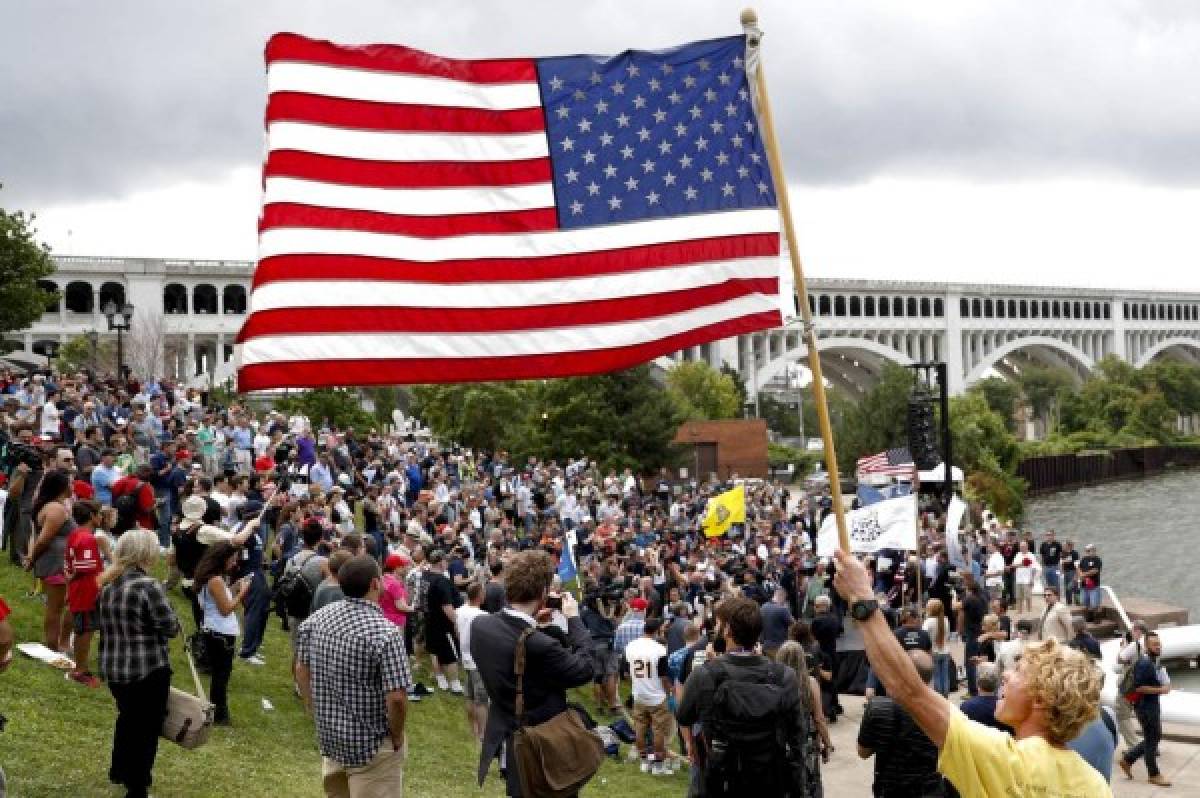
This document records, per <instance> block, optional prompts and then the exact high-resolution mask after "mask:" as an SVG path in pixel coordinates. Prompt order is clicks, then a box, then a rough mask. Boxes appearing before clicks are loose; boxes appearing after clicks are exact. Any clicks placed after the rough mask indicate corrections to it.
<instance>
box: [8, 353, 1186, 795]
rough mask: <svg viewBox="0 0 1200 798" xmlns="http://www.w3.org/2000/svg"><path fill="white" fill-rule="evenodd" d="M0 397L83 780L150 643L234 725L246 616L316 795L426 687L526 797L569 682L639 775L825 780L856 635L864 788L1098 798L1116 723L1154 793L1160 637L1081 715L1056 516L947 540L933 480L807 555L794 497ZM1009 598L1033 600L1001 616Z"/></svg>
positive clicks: (133, 693) (104, 401) (752, 785)
mask: <svg viewBox="0 0 1200 798" xmlns="http://www.w3.org/2000/svg"><path fill="white" fill-rule="evenodd" d="M0 400H2V402H3V412H2V415H0V431H2V432H3V433H4V434H5V436H6V437H7V439H8V440H9V441H11V442H12V443H15V444H17V445H15V446H13V445H9V446H7V447H6V448H5V459H4V462H3V464H2V465H3V467H4V468H5V471H6V473H5V483H6V484H5V485H4V486H3V490H4V491H5V495H6V497H7V498H6V501H5V509H4V515H3V517H4V526H3V530H4V542H5V546H6V547H7V548H8V549H9V552H10V557H11V560H12V562H13V563H14V564H16V565H20V566H22V567H24V568H27V569H29V570H31V571H32V576H33V577H34V578H36V586H37V587H36V589H37V591H39V592H40V595H42V596H43V597H44V600H45V604H44V608H43V624H42V641H41V642H42V643H43V645H45V646H46V647H47V648H49V649H51V650H53V651H57V652H62V654H63V655H65V656H68V657H69V658H70V660H71V662H72V665H73V667H72V668H71V670H70V671H69V674H68V675H69V678H70V679H71V680H73V681H74V682H76V683H78V684H79V685H80V686H81V688H96V687H98V686H99V685H100V684H101V683H102V682H103V683H104V684H106V685H107V687H108V689H109V690H110V691H111V692H112V694H113V697H114V699H115V702H116V707H117V721H116V730H115V733H114V745H113V754H112V760H111V763H110V769H109V773H108V776H109V778H110V780H112V781H113V782H114V783H118V784H123V785H125V787H126V789H127V790H128V794H129V795H131V796H141V795H145V794H146V791H147V790H148V788H149V786H150V783H151V773H152V769H153V764H154V759H155V755H156V748H157V744H158V732H159V727H160V726H161V722H162V718H163V715H164V714H165V711H166V710H165V707H166V702H167V690H168V687H169V685H170V665H169V663H170V657H169V650H168V646H169V643H170V641H171V640H172V639H174V638H176V637H178V636H183V637H186V638H187V639H188V640H189V643H190V646H189V648H190V650H191V651H192V653H193V654H194V655H195V656H196V657H197V658H198V659H200V660H201V664H202V666H203V667H204V669H205V670H207V671H208V672H209V674H210V679H211V682H210V684H211V688H210V697H211V700H212V702H213V704H214V705H215V720H216V722H217V723H218V724H230V725H231V724H233V723H235V722H237V719H234V718H232V717H231V716H230V712H229V705H228V690H229V685H230V682H231V679H233V678H238V679H241V678H243V676H241V675H238V676H236V677H235V675H234V674H235V672H236V671H237V669H238V668H239V667H242V668H245V677H244V678H247V679H253V678H254V669H256V668H261V667H262V666H263V665H265V664H266V663H265V659H264V656H263V641H264V638H265V636H266V635H267V634H268V630H269V628H271V627H273V624H272V623H271V617H272V613H273V612H274V614H275V615H277V616H278V617H279V619H280V625H281V626H282V628H283V629H285V630H286V631H287V634H288V635H289V636H290V640H291V648H292V661H291V662H290V663H288V668H289V670H290V671H291V672H292V673H293V674H294V678H295V689H296V693H297V695H298V696H299V697H300V699H301V700H302V701H303V702H304V704H305V706H306V707H307V708H308V709H309V710H310V711H311V713H312V715H313V718H314V722H315V727H316V736H317V740H318V745H319V748H320V751H321V754H322V767H321V774H322V775H321V778H322V780H323V784H324V788H325V790H326V793H327V794H328V795H399V794H401V793H402V791H403V774H404V765H405V760H406V756H407V745H408V743H407V735H406V724H407V718H408V706H409V704H410V703H413V702H419V701H421V700H422V698H425V697H427V696H429V695H431V694H432V693H434V692H436V691H444V692H447V693H449V694H452V695H455V696H462V702H463V705H464V707H465V716H466V721H467V727H468V728H469V729H470V733H471V734H473V735H474V736H475V738H476V739H477V740H478V742H479V747H480V766H479V778H480V780H481V782H482V780H483V779H484V777H485V776H486V774H487V772H488V771H489V769H490V768H491V767H492V766H493V763H495V762H499V766H500V768H501V770H502V771H503V774H504V778H505V780H506V785H507V788H508V792H509V794H511V795H521V794H523V793H522V790H523V789H525V790H528V789H529V787H528V783H527V782H525V777H527V776H528V775H529V774H521V773H520V772H519V768H518V767H517V766H515V764H514V763H515V762H516V761H517V757H515V756H514V754H513V751H514V748H513V746H514V739H515V736H516V735H517V734H518V730H521V729H525V728H527V727H534V726H537V725H538V724H541V723H545V722H548V721H549V720H550V719H552V718H555V717H558V716H559V715H561V714H562V713H563V712H574V711H575V710H574V709H570V708H569V707H570V706H572V702H571V701H570V698H571V695H570V694H569V693H568V692H567V691H568V690H570V689H571V688H577V687H584V686H587V685H591V686H590V688H588V689H589V690H590V695H591V698H592V699H593V714H591V715H588V714H587V713H584V714H585V715H586V720H585V723H586V724H587V725H596V726H597V728H599V729H600V730H601V731H604V730H606V729H607V730H616V731H618V732H621V733H624V734H625V735H626V737H627V739H628V740H631V741H632V743H631V744H630V752H631V758H632V759H634V760H636V761H638V762H639V764H640V768H641V770H642V771H644V772H645V773H646V774H647V776H646V778H653V777H655V776H669V775H671V774H674V773H676V772H678V771H679V770H680V769H681V768H688V770H689V788H688V790H689V795H707V796H720V795H735V794H736V795H745V794H751V793H752V792H753V791H754V790H757V791H758V792H759V793H761V794H763V795H788V796H808V795H820V794H822V788H821V767H822V763H827V762H828V761H830V757H831V756H833V755H834V753H835V752H834V746H833V744H832V742H831V738H830V733H829V725H830V724H833V723H837V722H838V719H839V716H840V715H841V714H842V711H843V710H842V707H841V700H842V699H840V698H839V692H840V691H839V687H843V688H844V687H845V684H844V682H845V679H844V674H843V673H842V671H844V667H843V666H844V659H845V656H844V651H839V639H841V638H843V637H844V635H845V634H846V630H847V628H848V627H849V626H851V625H853V626H854V627H855V628H856V629H857V630H858V631H859V633H860V634H861V635H862V637H863V639H864V645H865V647H866V652H867V659H868V660H869V663H870V669H871V673H870V676H869V678H868V680H867V694H868V705H867V709H866V710H865V714H864V717H863V721H862V727H861V729H860V731H859V737H858V754H859V756H861V757H863V758H873V759H874V766H875V794H876V795H885V796H886V795H906V796H911V795H922V796H934V795H952V794H955V790H957V792H958V794H962V795H999V794H1013V795H1025V794H1029V795H1032V794H1034V793H1032V792H1021V791H1020V790H1021V789H1025V788H1026V787H1027V786H1028V785H1040V786H1039V789H1041V790H1042V791H1041V792H1038V793H1036V794H1038V795H1083V794H1089V795H1091V794H1094V795H1105V794H1110V793H1109V788H1108V785H1107V782H1108V780H1109V778H1110V777H1111V766H1112V762H1113V751H1114V747H1115V745H1116V742H1117V736H1118V734H1120V735H1121V736H1123V737H1124V739H1125V741H1126V744H1127V746H1128V748H1127V751H1126V753H1125V754H1124V755H1123V756H1122V758H1120V759H1119V760H1118V762H1119V763H1120V767H1121V768H1122V770H1123V771H1124V772H1125V773H1126V774H1127V775H1128V774H1130V773H1131V768H1132V767H1133V765H1134V764H1135V763H1136V762H1138V761H1139V760H1141V759H1143V758H1144V760H1145V763H1146V767H1147V769H1148V771H1149V776H1150V779H1151V781H1152V782H1153V783H1156V784H1164V783H1165V779H1163V777H1162V776H1161V774H1160V773H1159V772H1158V770H1157V767H1156V759H1155V757H1156V754H1157V744H1158V740H1159V737H1160V736H1161V724H1160V723H1159V722H1158V713H1157V698H1158V696H1159V695H1160V694H1161V693H1162V692H1165V691H1167V690H1169V689H1170V688H1169V681H1167V680H1166V675H1165V671H1163V670H1162V668H1161V667H1159V666H1158V664H1157V660H1156V658H1157V650H1156V647H1155V646H1156V643H1155V638H1154V636H1153V635H1152V634H1150V633H1148V632H1147V631H1146V630H1135V634H1136V639H1134V638H1131V639H1130V645H1129V647H1128V648H1127V649H1125V650H1124V651H1123V652H1122V656H1121V664H1122V668H1123V672H1122V680H1123V681H1122V685H1123V687H1128V688H1129V689H1128V690H1124V692H1126V693H1128V694H1129V696H1130V699H1131V700H1130V701H1122V702H1118V703H1120V704H1122V706H1121V707H1119V708H1118V711H1117V713H1116V714H1115V717H1111V718H1110V717H1109V715H1108V713H1107V710H1105V711H1103V712H1102V711H1101V709H1100V706H1099V688H1100V684H1101V683H1102V675H1101V674H1100V672H1099V670H1098V664H1097V662H1096V660H1097V658H1098V655H1099V650H1098V647H1096V645H1095V640H1094V639H1092V638H1090V636H1089V635H1088V634H1087V630H1086V624H1085V623H1084V620H1085V619H1082V618H1075V617H1073V616H1072V615H1071V613H1070V611H1069V609H1068V605H1069V604H1071V603H1074V602H1077V601H1078V602H1081V603H1082V604H1083V606H1084V607H1085V609H1086V612H1087V613H1088V615H1089V616H1090V615H1091V614H1092V613H1095V612H1096V611H1097V610H1098V608H1099V606H1100V590H1099V587H1100V575H1101V572H1102V569H1103V563H1102V561H1101V560H1100V558H1099V557H1098V556H1097V555H1096V552H1095V550H1094V547H1092V546H1086V547H1084V550H1083V554H1082V556H1080V554H1079V553H1078V552H1076V551H1075V548H1074V546H1073V544H1072V543H1071V542H1070V541H1063V542H1061V543H1060V542H1059V541H1058V540H1057V539H1056V537H1055V535H1054V533H1053V532H1046V533H1045V534H1044V535H1043V536H1042V538H1041V540H1035V539H1034V536H1033V535H1031V534H1028V533H1023V532H1022V531H1021V530H1019V529H1017V528H1015V527H1013V526H1012V525H1007V526H1006V525H1001V524H1000V523H999V522H998V521H997V520H996V519H994V518H991V517H989V516H988V515H987V514H986V513H982V512H978V511H975V512H973V513H972V518H971V520H970V521H969V526H970V528H971V530H972V531H970V532H968V533H966V534H964V535H962V537H961V538H958V533H957V532H956V531H952V532H951V535H953V536H955V540H954V541H948V540H947V537H946V530H945V529H944V515H943V514H942V513H941V512H940V511H939V507H938V505H937V501H936V499H932V498H930V499H928V500H923V510H924V511H925V512H923V513H922V516H921V519H922V520H921V526H922V529H921V534H920V545H919V550H918V551H915V552H895V551H882V552H877V553H875V554H874V555H872V556H868V557H865V558H861V559H860V558H856V557H852V556H848V555H845V554H842V553H838V555H837V556H836V557H835V558H834V559H833V560H832V561H826V560H821V559H820V558H818V557H817V556H816V554H815V541H816V536H817V531H818V529H819V526H820V524H821V522H822V520H823V519H824V517H825V516H826V515H828V514H829V513H830V512H832V499H831V497H830V496H829V492H828V490H820V489H819V488H818V489H813V490H805V489H803V488H795V487H787V486H782V485H779V484H775V483H771V482H768V481H763V480H750V479H747V480H742V479H739V478H738V476H737V475H736V474H732V475H729V477H728V478H726V479H717V478H716V477H715V476H714V477H713V478H711V479H709V480H705V481H699V482H697V481H690V482H689V481H679V480H675V479H672V478H671V476H670V475H669V474H668V473H667V472H666V471H665V470H664V471H663V472H662V473H660V474H658V475H656V476H653V477H649V478H647V477H639V476H638V475H636V474H634V473H633V472H632V471H631V470H629V469H625V470H623V471H620V472H618V471H616V470H610V469H603V468H601V467H600V466H599V464H597V462H595V461H594V460H591V459H589V458H587V457H586V456H579V457H575V458H570V459H567V460H565V461H561V462H552V461H543V460H539V459H536V458H529V459H526V460H523V461H517V460H516V459H513V458H510V456H509V455H508V454H507V453H505V452H502V451H501V452H478V451H470V450H467V449H463V448H459V447H456V446H454V445H452V444H450V443H443V444H441V445H435V444H434V443H433V442H432V441H431V440H428V439H422V440H418V439H416V438H415V437H414V436H412V435H403V434H399V433H394V432H387V431H381V430H377V429H368V430H358V429H353V428H344V429H338V428H335V427H333V426H332V425H330V424H329V423H328V422H327V420H325V419H308V418H304V417H300V416H296V417H290V418H289V417H285V416H284V415H282V414H280V413H277V412H273V411H270V410H267V409H262V408H254V407H252V406H249V405H239V404H234V405H230V406H227V407H222V406H218V405H215V404H213V403H211V402H210V401H209V397H208V396H207V395H205V394H202V393H200V392H198V391H194V390H187V389H184V388H182V387H180V386H177V385H172V384H171V383H169V382H168V381H160V380H155V379H146V380H134V379H130V380H115V379H111V378H109V379H102V378H97V377H95V376H92V375H88V374H77V375H70V376H66V375H55V374H42V375H34V376H31V377H18V376H16V375H13V374H0ZM734 484H741V485H743V486H744V487H745V493H746V520H745V523H744V524H738V525H735V527H734V528H733V529H732V530H731V531H730V532H729V533H728V534H726V535H723V536H721V537H718V538H708V537H706V536H705V535H704V534H703V532H702V530H701V520H702V518H703V516H704V514H705V510H706V505H707V502H708V499H709V498H710V497H711V496H713V495H716V494H717V493H720V492H723V491H724V490H727V489H729V488H730V487H732V486H733V485H734ZM950 543H953V544H954V545H948V544H950ZM960 552H961V554H960ZM952 554H953V555H954V559H959V560H960V561H959V564H958V566H957V567H956V566H954V565H952V564H951V559H952ZM960 557H961V559H960ZM564 579H565V580H566V582H567V584H564V582H563V580H564ZM1035 585H1043V586H1044V590H1043V598H1044V601H1045V612H1044V613H1043V614H1042V616H1041V618H1040V620H1038V619H1036V618H1035V619H1034V620H1033V621H1030V620H1019V621H1016V622H1014V620H1013V618H1012V617H1011V616H1010V615H1009V611H1010V608H1015V609H1016V611H1017V612H1018V613H1020V612H1024V613H1026V614H1029V613H1030V612H1031V611H1032V610H1033V608H1034V605H1033V595H1032V592H1033V590H1034V586H1035ZM34 586H35V583H34V581H32V580H31V582H30V589H31V590H33V589H34ZM173 591H178V592H179V595H180V596H181V597H183V598H184V599H186V604H185V605H184V606H187V607H188V608H189V611H188V612H186V613H185V617H184V618H183V620H182V621H181V620H180V618H178V617H177V616H176V613H175V611H174V609H173V604H172V601H171V599H170V594H171V593H172V592H173ZM3 614H6V610H5V609H4V605H3V604H2V603H0V615H3ZM239 614H240V618H239ZM189 615H190V617H187V616H189ZM2 632H3V628H2V627H0V649H5V634H3V633H2ZM8 637H11V635H8ZM96 638H98V653H97V657H96V661H97V668H96V670H95V671H93V670H92V666H91V665H90V663H91V661H92V659H93V657H92V652H91V648H92V644H93V642H95V640H96ZM956 640H961V641H962V643H963V644H964V655H963V659H964V661H963V662H962V665H963V666H964V670H965V685H964V686H965V688H966V694H967V695H966V700H965V702H964V703H963V704H962V706H961V708H959V707H958V706H956V705H955V704H952V703H951V702H950V701H949V700H948V696H950V695H952V694H953V693H954V692H955V691H956V689H957V687H956V683H957V682H958V681H959V674H958V668H957V664H958V663H956V662H954V660H953V657H952V653H951V643H953V642H954V641H956ZM10 649H11V640H10V641H9V643H8V648H7V649H6V650H2V651H0V667H3V666H4V665H5V664H7V662H8V661H10V659H11V650H10ZM518 663H520V665H521V668H522V669H523V677H522V676H521V675H520V674H519V673H518V670H517V665H518ZM423 673H427V674H429V675H428V677H427V678H428V680H429V684H426V683H425V682H424V681H422V680H421V679H420V678H418V677H420V676H421V674H423ZM519 684H520V685H522V686H521V687H520V688H518V685H519ZM1109 721H1112V729H1113V731H1112V733H1111V735H1109V734H1108V732H1107V729H1108V725H1109ZM1102 731H1103V732H1104V734H1103V735H1102V734H1100V732H1102ZM1105 735H1107V736H1105ZM1076 751H1078V753H1076ZM1105 751H1107V760H1105V754H1104V752H1105ZM844 755H848V752H844ZM1056 790H1057V792H1056Z"/></svg>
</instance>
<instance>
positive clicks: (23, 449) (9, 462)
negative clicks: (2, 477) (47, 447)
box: [0, 430, 42, 474]
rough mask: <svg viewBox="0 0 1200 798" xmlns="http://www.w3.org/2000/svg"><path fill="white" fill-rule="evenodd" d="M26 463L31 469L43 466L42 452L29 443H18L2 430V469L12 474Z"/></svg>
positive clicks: (0, 453)
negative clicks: (20, 465)
mask: <svg viewBox="0 0 1200 798" xmlns="http://www.w3.org/2000/svg"><path fill="white" fill-rule="evenodd" d="M21 463H24V464H25V465H27V466H29V467H30V468H31V469H35V470H36V469H38V468H41V466H42V453H41V452H39V451H38V450H37V449H36V448H34V447H33V446H30V445H29V444H27V443H18V442H17V441H14V440H13V439H12V438H10V437H9V436H8V433H6V432H4V431H3V430H0V471H3V472H4V473H5V474H11V473H12V471H13V469H14V468H16V467H17V466H18V465H19V464H21Z"/></svg>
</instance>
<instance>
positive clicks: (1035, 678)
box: [1021, 639, 1104, 744]
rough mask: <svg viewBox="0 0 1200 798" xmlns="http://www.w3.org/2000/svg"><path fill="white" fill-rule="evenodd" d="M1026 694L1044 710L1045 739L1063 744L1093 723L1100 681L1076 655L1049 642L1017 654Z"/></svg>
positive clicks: (1080, 655) (1097, 673) (1093, 669)
mask: <svg viewBox="0 0 1200 798" xmlns="http://www.w3.org/2000/svg"><path fill="white" fill-rule="evenodd" d="M1021 668H1022V669H1023V670H1024V672H1025V678H1026V682H1027V684H1028V689H1029V692H1030V694H1031V695H1032V696H1033V697H1034V699H1035V700H1036V701H1038V702H1039V703H1040V704H1041V705H1042V706H1043V707H1045V709H1046V738H1047V739H1048V740H1049V741H1050V742H1052V743H1059V744H1065V743H1067V742H1070V741H1071V740H1074V739H1075V738H1076V737H1078V736H1079V732H1080V731H1082V730H1083V727H1084V726H1086V725H1088V724H1089V723H1091V722H1092V721H1093V720H1095V719H1096V715H1097V713H1098V712H1099V708H1100V688H1101V686H1102V685H1103V683H1104V677H1103V675H1102V674H1101V673H1100V671H1099V670H1098V669H1097V668H1096V667H1095V666H1094V665H1093V664H1092V662H1091V660H1089V659H1088V658H1087V656H1086V655H1084V654H1083V653H1082V652H1080V651H1076V650H1075V649H1073V648H1069V647H1068V646H1064V645H1061V644H1060V643H1059V642H1058V641H1057V640H1054V639H1050V640H1046V641H1044V642H1041V643H1027V644H1026V645H1025V649H1024V650H1023V651H1022V652H1021Z"/></svg>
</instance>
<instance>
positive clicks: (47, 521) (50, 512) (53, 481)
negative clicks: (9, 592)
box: [25, 469, 75, 652]
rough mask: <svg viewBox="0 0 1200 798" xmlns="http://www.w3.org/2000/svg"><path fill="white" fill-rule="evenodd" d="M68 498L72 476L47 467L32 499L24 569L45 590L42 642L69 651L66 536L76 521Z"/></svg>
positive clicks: (48, 646) (50, 646) (52, 647)
mask: <svg viewBox="0 0 1200 798" xmlns="http://www.w3.org/2000/svg"><path fill="white" fill-rule="evenodd" d="M70 498H71V477H70V475H68V474H67V472H66V471H60V470H57V469H56V470H54V471H47V472H46V475H45V476H44V477H43V478H42V484H41V486H40V487H39V488H38V494H37V498H36V499H35V500H34V503H33V518H34V523H35V524H36V526H35V528H36V529H38V530H39V531H38V535H37V537H36V538H34V541H33V544H32V545H31V546H30V549H29V559H28V560H27V561H26V563H25V568H26V569H27V570H31V571H33V575H34V576H36V577H37V578H38V579H40V580H42V587H43V588H44V589H45V591H46V609H45V613H44V614H43V616H42V644H43V645H44V646H46V648H49V649H51V650H52V651H63V652H66V651H69V650H70V649H69V645H70V642H71V624H70V620H69V617H70V616H68V615H67V614H66V613H65V612H64V609H65V608H66V598H67V573H66V560H65V556H66V552H67V536H68V535H70V534H71V533H72V532H74V531H75V521H74V520H73V519H72V518H71V511H70V510H69V509H68V507H67V500H68V499H70Z"/></svg>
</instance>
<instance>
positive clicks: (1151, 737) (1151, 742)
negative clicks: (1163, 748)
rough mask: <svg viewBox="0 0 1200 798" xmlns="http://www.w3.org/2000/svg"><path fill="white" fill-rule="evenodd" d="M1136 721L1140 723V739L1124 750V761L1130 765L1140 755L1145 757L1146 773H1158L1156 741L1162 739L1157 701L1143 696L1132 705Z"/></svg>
mask: <svg viewBox="0 0 1200 798" xmlns="http://www.w3.org/2000/svg"><path fill="white" fill-rule="evenodd" d="M1134 714H1135V715H1137V719H1138V723H1140V724H1142V735H1143V736H1142V741H1141V742H1140V743H1138V744H1137V745H1135V746H1134V747H1133V748H1130V749H1129V750H1128V751H1126V752H1125V761H1126V762H1127V763H1128V764H1130V765H1132V764H1133V763H1134V762H1136V761H1138V759H1139V758H1141V757H1142V756H1145V757H1146V773H1147V774H1149V775H1150V776H1157V775H1158V743H1159V741H1160V740H1162V715H1161V714H1160V710H1159V706H1158V702H1153V703H1152V702H1150V701H1147V700H1146V699H1145V698H1142V700H1141V701H1139V702H1137V706H1136V707H1134Z"/></svg>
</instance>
